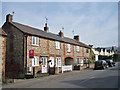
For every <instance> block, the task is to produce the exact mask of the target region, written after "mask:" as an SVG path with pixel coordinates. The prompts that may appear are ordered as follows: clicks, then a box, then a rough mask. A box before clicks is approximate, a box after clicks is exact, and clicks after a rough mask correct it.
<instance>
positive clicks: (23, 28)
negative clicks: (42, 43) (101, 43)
mask: <svg viewBox="0 0 120 90" xmlns="http://www.w3.org/2000/svg"><path fill="white" fill-rule="evenodd" d="M11 24H13V25H14V26H16V27H17V28H18V29H20V30H21V31H22V32H23V33H28V34H33V35H37V36H42V37H44V38H49V39H54V40H57V41H63V42H66V43H71V44H75V45H80V46H84V47H88V48H90V47H89V46H88V45H86V44H84V43H82V42H80V41H77V40H75V39H72V38H69V37H63V38H62V37H60V36H59V35H58V34H55V33H52V32H45V31H44V30H41V29H38V28H34V27H31V26H29V25H24V24H21V23H17V22H11Z"/></svg>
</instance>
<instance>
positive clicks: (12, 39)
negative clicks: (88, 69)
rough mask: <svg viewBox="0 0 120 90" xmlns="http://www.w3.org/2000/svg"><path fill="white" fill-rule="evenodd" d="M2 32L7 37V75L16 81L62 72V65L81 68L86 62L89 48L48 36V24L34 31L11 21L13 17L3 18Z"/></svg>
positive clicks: (52, 35)
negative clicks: (51, 72) (52, 70)
mask: <svg viewBox="0 0 120 90" xmlns="http://www.w3.org/2000/svg"><path fill="white" fill-rule="evenodd" d="M2 28H3V30H4V31H5V32H6V33H7V35H8V36H7V37H8V38H7V59H6V61H7V64H6V72H7V73H10V75H13V76H14V77H16V78H24V77H25V75H29V74H31V75H32V74H33V71H34V72H35V73H38V72H41V73H48V69H49V67H54V66H55V67H56V70H58V69H59V72H61V67H62V66H63V65H73V66H75V65H81V67H82V66H84V63H86V62H87V61H88V59H89V55H90V47H89V46H88V45H86V44H84V43H82V42H80V41H79V36H78V35H77V36H74V38H73V39H71V38H68V37H64V35H63V32H62V31H60V32H59V33H58V34H53V33H51V32H49V28H48V26H47V23H46V24H45V27H44V30H40V29H36V28H33V27H30V26H27V25H23V24H20V23H17V22H13V21H12V15H11V14H8V15H7V16H6V22H5V23H4V25H3V27H2Z"/></svg>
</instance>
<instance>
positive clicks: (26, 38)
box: [25, 35, 27, 74]
mask: <svg viewBox="0 0 120 90" xmlns="http://www.w3.org/2000/svg"><path fill="white" fill-rule="evenodd" d="M25 38H26V46H25V48H26V51H25V52H26V63H25V71H26V74H27V35H25Z"/></svg>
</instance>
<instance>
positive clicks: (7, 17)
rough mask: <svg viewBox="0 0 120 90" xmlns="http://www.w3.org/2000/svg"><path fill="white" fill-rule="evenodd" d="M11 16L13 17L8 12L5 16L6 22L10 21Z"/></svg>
mask: <svg viewBox="0 0 120 90" xmlns="http://www.w3.org/2000/svg"><path fill="white" fill-rule="evenodd" d="M12 17H13V15H11V14H8V15H7V16H6V22H12Z"/></svg>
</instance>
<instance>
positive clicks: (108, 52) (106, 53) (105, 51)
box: [89, 45, 117, 61]
mask: <svg viewBox="0 0 120 90" xmlns="http://www.w3.org/2000/svg"><path fill="white" fill-rule="evenodd" d="M89 46H90V47H91V50H92V51H93V52H94V54H95V61H97V60H98V56H99V55H102V56H113V55H114V54H115V53H117V50H114V47H112V49H107V48H103V47H97V48H94V47H93V45H89Z"/></svg>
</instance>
